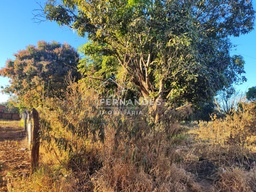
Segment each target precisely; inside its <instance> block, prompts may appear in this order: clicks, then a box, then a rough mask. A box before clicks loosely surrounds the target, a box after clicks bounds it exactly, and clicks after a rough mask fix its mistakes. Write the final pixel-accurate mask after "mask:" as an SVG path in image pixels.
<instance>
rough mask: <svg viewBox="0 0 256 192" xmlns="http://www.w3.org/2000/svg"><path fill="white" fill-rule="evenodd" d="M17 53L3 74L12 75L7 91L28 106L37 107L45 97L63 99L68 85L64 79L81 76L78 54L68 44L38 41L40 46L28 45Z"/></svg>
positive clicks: (7, 64)
mask: <svg viewBox="0 0 256 192" xmlns="http://www.w3.org/2000/svg"><path fill="white" fill-rule="evenodd" d="M14 56H15V59H14V60H8V61H7V62H6V66H5V67H4V68H2V69H1V70H0V75H1V76H5V77H8V78H10V85H9V86H7V87H5V90H4V91H5V92H7V93H14V94H15V95H16V96H17V97H18V100H19V101H20V102H21V103H22V104H23V105H24V106H26V107H32V106H33V107H37V106H38V105H40V104H42V102H43V99H45V98H52V97H59V98H61V97H62V95H63V93H64V92H65V90H66V87H67V85H66V84H65V78H66V77H67V76H68V75H70V76H71V77H72V78H75V79H78V78H79V73H78V72H77V64H78V60H79V55H78V53H77V52H76V51H75V50H74V49H73V48H72V47H71V46H69V45H67V44H63V45H61V44H60V43H57V42H52V43H46V42H44V41H39V42H38V44H37V46H32V45H29V46H27V47H26V49H25V50H21V51H18V52H17V53H16V54H15V55H14Z"/></svg>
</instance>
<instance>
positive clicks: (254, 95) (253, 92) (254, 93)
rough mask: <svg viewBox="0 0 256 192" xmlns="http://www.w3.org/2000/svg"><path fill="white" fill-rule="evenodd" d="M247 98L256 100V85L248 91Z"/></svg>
mask: <svg viewBox="0 0 256 192" xmlns="http://www.w3.org/2000/svg"><path fill="white" fill-rule="evenodd" d="M246 98H247V99H248V100H252V101H253V100H255V99H256V87H251V88H249V90H248V91H247V93H246Z"/></svg>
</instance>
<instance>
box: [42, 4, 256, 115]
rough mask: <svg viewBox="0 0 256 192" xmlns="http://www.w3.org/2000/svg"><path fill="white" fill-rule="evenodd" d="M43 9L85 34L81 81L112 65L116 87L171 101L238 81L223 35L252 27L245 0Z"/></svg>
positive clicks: (235, 59)
mask: <svg viewBox="0 0 256 192" xmlns="http://www.w3.org/2000/svg"><path fill="white" fill-rule="evenodd" d="M44 13H45V15H46V18H47V19H49V20H54V21H56V22H58V24H60V25H67V26H70V27H71V28H72V29H76V30H77V32H78V34H79V35H81V36H84V35H85V34H88V39H89V42H88V43H87V44H85V45H84V47H83V49H82V51H83V53H84V54H85V56H86V58H85V59H84V60H82V61H81V62H80V65H79V70H80V72H81V73H82V74H84V75H85V77H87V79H86V80H87V81H88V79H89V78H90V77H94V78H96V77H97V78H98V77H101V79H105V78H106V76H107V75H109V73H114V74H116V76H117V77H118V82H119V84H121V85H125V86H123V87H126V86H130V87H129V88H130V89H131V90H133V91H135V92H138V93H139V95H140V96H142V97H144V98H149V97H150V98H153V99H154V100H155V101H156V102H158V101H159V100H164V101H168V103H170V104H173V105H175V106H177V107H179V106H181V105H184V104H185V103H186V102H192V103H193V104H197V103H199V102H203V101H209V100H212V98H213V97H214V96H215V95H216V93H217V91H219V90H221V89H223V88H228V87H229V86H231V85H232V83H238V82H243V81H245V77H244V76H242V74H243V73H244V70H243V66H244V61H243V59H242V57H241V56H239V55H234V56H230V49H231V48H232V44H231V43H230V41H229V37H230V36H239V35H241V34H245V33H248V32H249V31H251V30H252V28H253V19H254V11H253V8H252V3H251V2H248V1H232V2H230V1H226V0H225V1H216V2H213V1H202V0H196V1H189V2H187V1H182V2H181V1H170V0H165V1H159V0H157V1H150V0H139V1H120V0H114V1H111V2H108V1H104V2H102V1H88V2H86V3H84V2H83V1H66V0H63V1H52V0H49V1H48V3H47V4H46V5H45V8H44ZM99 83H100V82H99ZM99 83H95V81H94V82H93V83H91V84H92V85H95V84H96V87H97V88H98V87H99ZM126 83H128V85H126ZM157 111H159V110H157Z"/></svg>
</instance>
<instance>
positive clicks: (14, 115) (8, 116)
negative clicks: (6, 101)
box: [0, 112, 20, 120]
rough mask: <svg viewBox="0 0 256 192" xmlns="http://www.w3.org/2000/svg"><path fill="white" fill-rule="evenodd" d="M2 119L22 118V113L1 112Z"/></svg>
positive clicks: (0, 117)
mask: <svg viewBox="0 0 256 192" xmlns="http://www.w3.org/2000/svg"><path fill="white" fill-rule="evenodd" d="M0 119H3V120H20V114H19V113H5V112H0Z"/></svg>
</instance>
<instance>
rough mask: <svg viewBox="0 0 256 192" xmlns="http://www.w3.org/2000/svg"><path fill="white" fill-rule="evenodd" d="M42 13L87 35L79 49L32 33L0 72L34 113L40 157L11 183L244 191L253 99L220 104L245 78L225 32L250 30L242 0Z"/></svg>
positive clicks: (105, 5)
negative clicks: (33, 41) (31, 41)
mask: <svg viewBox="0 0 256 192" xmlns="http://www.w3.org/2000/svg"><path fill="white" fill-rule="evenodd" d="M58 3H59V4H58ZM43 11H44V14H45V16H46V18H47V19H48V20H54V21H56V22H58V24H60V25H68V26H70V27H72V28H73V29H75V30H77V32H78V34H79V35H81V36H85V35H88V38H89V42H88V43H87V44H85V45H84V46H83V47H82V48H81V50H80V51H81V52H82V53H83V54H84V57H83V58H80V59H79V56H78V54H77V52H76V51H75V50H74V49H73V48H71V47H70V46H69V45H66V44H64V45H61V44H59V43H56V42H52V43H46V42H38V45H37V46H28V47H27V48H26V50H22V51H19V52H18V53H17V54H15V60H13V61H11V60H10V61H7V63H6V67H5V68H3V69H1V70H0V74H1V75H3V76H7V77H9V78H10V79H11V85H10V86H9V87H6V89H5V91H7V92H11V93H14V94H15V95H16V96H17V101H16V103H17V104H19V106H22V107H26V108H32V107H33V108H36V109H37V110H38V111H39V114H40V128H41V130H40V142H41V145H40V147H41V148H40V167H39V169H38V170H37V172H36V173H34V174H33V175H29V176H28V177H25V178H14V180H13V182H12V186H13V189H14V190H17V191H35V190H36V191H106V192H110V191H112V192H114V191H118V192H119V191H155V192H157V191H159V192H163V191H177V192H178V191H180V192H183V191H195V192H197V191H234V192H236V191H237V192H238V191H246V192H247V191H248V192H249V191H255V188H256V186H255V183H256V172H255V171H256V167H255V161H256V155H255V152H256V151H255V138H256V132H255V126H256V121H255V118H254V117H255V115H256V104H255V102H253V101H250V102H248V101H246V102H244V101H242V100H240V101H239V102H233V103H231V105H230V103H229V102H228V101H229V99H231V98H232V97H233V95H234V89H233V88H232V84H234V83H241V82H243V81H245V77H244V76H243V73H244V69H243V67H244V61H243V58H242V57H241V56H239V55H234V56H231V55H230V50H231V48H232V44H231V43H230V41H229V37H230V36H239V35H241V34H245V33H248V32H250V31H251V30H252V28H253V21H254V10H253V8H252V3H251V2H249V1H244V0H237V1H231V2H230V1H226V0H223V1H203V0H195V1H171V0H164V1H160V0H155V1H149V0H136V1H135V0H128V1H124V0H121V1H120V0H113V1H100V0H96V1H78V0H62V1H55V0H48V1H47V3H46V5H45V7H44V10H43ZM219 91H223V92H222V95H220V96H221V98H222V99H223V103H222V104H220V103H219V105H217V106H216V103H214V100H213V98H214V96H216V94H217V93H219ZM250 92H251V91H250ZM247 98H248V96H247ZM104 99H109V101H111V102H113V101H115V102H114V103H116V102H117V104H116V105H115V104H113V103H111V105H108V104H107V103H104V104H105V105H102V103H101V102H102V101H103V100H104ZM122 99H126V101H127V102H126V103H125V105H124V106H122V105H121V104H120V103H118V101H119V100H122ZM130 100H131V101H133V100H140V101H141V100H153V103H152V104H151V103H150V104H147V105H136V104H134V103H132V102H131V103H130ZM219 101H220V100H219ZM127 103H128V104H129V105H127ZM109 106H110V107H109ZM218 106H222V108H221V110H220V108H218ZM192 109H197V111H194V112H193V110H192ZM218 110H219V111H218ZM124 111H132V112H134V114H133V113H132V114H129V115H127V114H125V113H123V112H124ZM216 111H217V112H216ZM116 112H117V113H116ZM138 112H139V113H138ZM210 114H211V116H209V115H210ZM191 115H192V116H191ZM190 119H195V120H197V121H198V122H199V123H198V124H197V123H195V122H193V121H191V120H190ZM201 119H203V120H206V121H207V122H206V121H200V120H201Z"/></svg>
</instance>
